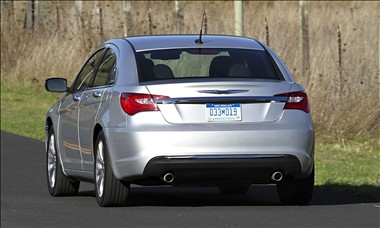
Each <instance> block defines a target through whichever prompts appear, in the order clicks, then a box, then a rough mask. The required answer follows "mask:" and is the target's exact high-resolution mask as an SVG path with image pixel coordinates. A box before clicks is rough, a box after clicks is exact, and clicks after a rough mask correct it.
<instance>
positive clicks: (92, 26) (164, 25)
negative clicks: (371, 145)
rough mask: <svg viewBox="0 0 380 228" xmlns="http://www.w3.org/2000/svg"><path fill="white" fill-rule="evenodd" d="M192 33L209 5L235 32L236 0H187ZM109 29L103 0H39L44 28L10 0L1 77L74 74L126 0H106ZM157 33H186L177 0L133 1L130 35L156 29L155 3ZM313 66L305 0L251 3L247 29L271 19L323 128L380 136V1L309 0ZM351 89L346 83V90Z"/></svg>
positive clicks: (213, 20) (213, 19)
mask: <svg viewBox="0 0 380 228" xmlns="http://www.w3.org/2000/svg"><path fill="white" fill-rule="evenodd" d="M182 4H183V7H184V9H183V12H184V24H185V27H184V33H198V32H199V29H200V22H201V16H202V13H203V10H204V9H207V13H208V18H207V19H208V33H210V34H234V27H233V26H234V21H233V20H234V11H233V7H234V3H233V1H218V2H207V1H183V2H182ZM12 5H13V10H11V9H12V7H11V6H12ZM101 7H102V14H103V36H101V35H100V25H99V14H97V11H96V7H95V2H92V1H83V12H78V10H77V9H76V7H75V4H74V1H60V2H59V5H58V9H59V15H60V17H59V22H60V23H59V26H58V25H57V15H56V13H57V2H56V1H46V2H45V1H39V7H38V14H37V16H36V27H35V29H34V30H26V29H24V28H23V25H24V11H23V10H25V2H24V1H14V2H10V1H3V2H2V12H1V16H2V18H1V23H2V24H1V77H17V78H18V79H20V82H21V83H24V84H35V85H39V86H41V84H42V82H43V80H44V79H45V78H47V77H51V76H62V77H67V78H68V79H69V80H73V78H74V77H75V74H76V73H77V71H78V70H79V68H80V67H81V64H82V63H83V62H84V59H85V58H86V57H87V55H88V53H89V52H90V51H91V50H93V49H94V48H95V46H96V45H98V44H99V43H100V42H102V41H104V40H106V39H109V38H112V37H121V36H123V34H124V31H123V25H124V21H126V20H127V18H126V17H125V16H124V14H123V3H122V2H121V1H115V2H101ZM149 8H151V9H152V20H153V33H154V34H175V33H178V27H177V25H178V21H177V16H176V15H177V14H176V12H175V4H174V1H162V2H157V1H132V2H131V11H130V18H129V19H128V21H129V22H130V24H129V25H128V35H142V34H148V31H149V25H148V16H147V15H148V13H147V12H148V9H149ZM308 11H309V30H310V48H311V50H310V51H311V53H310V60H311V71H310V72H309V74H308V75H301V69H302V66H301V63H302V61H301V51H300V42H299V38H300V11H299V5H298V2H297V1H292V2H282V1H278V2H261V1H260V2H252V1H247V2H244V20H245V21H244V30H245V35H246V36H249V37H255V38H258V39H260V40H263V41H264V40H265V30H264V18H265V17H266V16H267V17H268V18H269V26H270V46H271V47H272V48H273V49H274V50H275V51H276V52H277V53H278V54H279V55H280V57H281V58H282V59H283V60H284V61H285V62H286V64H287V65H288V67H289V69H290V71H291V72H292V73H293V75H294V77H295V78H296V80H297V81H298V82H300V83H302V84H303V85H304V86H305V88H306V90H307V92H308V94H309V96H310V100H311V105H312V110H313V113H312V114H313V119H314V123H315V126H316V128H317V130H318V131H320V132H333V133H335V134H334V135H335V136H336V137H339V138H349V137H352V136H355V135H360V134H372V135H379V130H380V126H379V125H380V110H379V58H380V57H379V43H380V42H379V33H380V32H379V24H380V23H379V20H380V2H361V1H354V2H318V1H316V2H313V1H311V2H309V5H308ZM338 24H341V26H342V35H343V56H342V57H343V74H342V77H340V75H339V70H338V44H337V37H336V26H337V25H338ZM341 88H343V89H341Z"/></svg>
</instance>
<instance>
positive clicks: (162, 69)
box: [136, 48, 283, 82]
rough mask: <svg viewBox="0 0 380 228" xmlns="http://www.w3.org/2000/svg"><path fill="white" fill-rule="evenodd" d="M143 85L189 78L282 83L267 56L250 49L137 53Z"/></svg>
mask: <svg viewBox="0 0 380 228" xmlns="http://www.w3.org/2000/svg"><path fill="white" fill-rule="evenodd" d="M136 56H137V65H138V68H139V80H140V82H149V81H155V80H165V79H185V78H186V79H189V78H248V79H268V80H283V79H282V77H280V76H279V74H278V72H277V71H276V69H275V67H274V64H273V63H272V61H271V59H270V58H269V56H268V54H267V53H266V52H265V51H262V50H250V49H205V48H202V49H200V48H196V49H169V50H152V51H144V52H138V53H136Z"/></svg>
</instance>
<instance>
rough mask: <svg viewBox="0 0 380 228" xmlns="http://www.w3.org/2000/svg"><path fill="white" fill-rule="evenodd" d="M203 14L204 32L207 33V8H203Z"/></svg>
mask: <svg viewBox="0 0 380 228" xmlns="http://www.w3.org/2000/svg"><path fill="white" fill-rule="evenodd" d="M203 15H204V19H205V21H204V34H207V9H205V10H204V12H203Z"/></svg>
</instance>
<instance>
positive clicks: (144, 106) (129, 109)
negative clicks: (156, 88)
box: [120, 93, 168, 115]
mask: <svg viewBox="0 0 380 228" xmlns="http://www.w3.org/2000/svg"><path fill="white" fill-rule="evenodd" d="M159 98H168V97H167V96H161V95H150V94H141V93H122V94H121V95H120V105H121V108H122V109H123V110H124V112H125V113H127V114H129V115H134V114H136V113H138V112H144V111H158V110H159V108H158V107H157V104H156V102H155V101H154V100H155V99H159Z"/></svg>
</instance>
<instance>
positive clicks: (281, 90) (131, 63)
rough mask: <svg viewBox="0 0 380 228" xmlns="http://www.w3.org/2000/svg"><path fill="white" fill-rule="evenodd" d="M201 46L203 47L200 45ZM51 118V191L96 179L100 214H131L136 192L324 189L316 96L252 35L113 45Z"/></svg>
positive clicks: (60, 82)
mask: <svg viewBox="0 0 380 228" xmlns="http://www.w3.org/2000/svg"><path fill="white" fill-rule="evenodd" d="M200 39H201V40H200ZM45 88H46V89H47V90H48V91H51V92H63V93H64V95H63V97H62V98H61V99H60V100H59V101H58V102H57V103H56V104H55V105H54V106H53V107H52V108H51V109H50V110H49V111H48V113H47V117H46V151H47V153H46V154H47V157H46V158H47V159H46V161H47V168H46V170H47V184H48V189H49V192H50V194H51V195H53V196H59V195H73V194H76V193H77V192H78V189H79V184H80V181H87V182H91V183H94V185H95V195H96V199H97V202H98V203H99V205H100V206H123V205H125V204H126V202H127V197H128V192H129V189H130V185H131V184H138V185H144V186H145V185H164V184H166V185H172V186H216V187H218V188H219V190H220V192H221V193H223V194H244V193H246V192H247V191H248V190H249V187H250V186H251V184H277V191H278V195H279V198H280V200H281V201H282V202H283V203H284V204H299V205H303V204H307V203H308V202H309V201H310V200H311V197H312V194H313V188H314V130H313V126H312V122H311V118H310V109H309V104H308V98H307V94H306V92H305V91H304V89H303V87H302V86H301V85H300V84H297V83H296V82H295V81H294V79H293V78H292V76H291V74H290V73H289V71H288V70H287V68H286V67H285V65H284V63H283V62H282V61H281V60H280V58H279V57H278V56H277V55H276V54H275V53H274V52H273V50H272V49H270V48H269V47H268V46H266V45H265V44H264V43H262V42H260V41H258V40H255V39H250V38H244V37H233V36H212V35H204V36H203V37H198V36H195V35H163V36H139V37H128V38H120V39H112V40H109V41H107V42H105V43H104V44H102V45H101V46H100V47H99V48H97V49H96V50H95V51H94V53H93V54H92V55H91V56H90V57H89V58H88V60H87V61H86V62H85V63H84V65H83V67H82V68H81V70H80V71H79V73H78V75H77V76H76V78H75V80H74V82H73V84H72V85H71V86H70V87H68V86H67V81H66V79H64V78H49V79H47V80H46V82H45Z"/></svg>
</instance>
